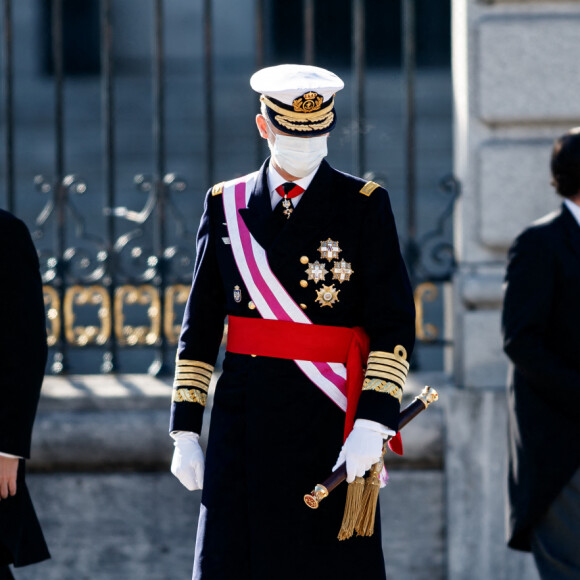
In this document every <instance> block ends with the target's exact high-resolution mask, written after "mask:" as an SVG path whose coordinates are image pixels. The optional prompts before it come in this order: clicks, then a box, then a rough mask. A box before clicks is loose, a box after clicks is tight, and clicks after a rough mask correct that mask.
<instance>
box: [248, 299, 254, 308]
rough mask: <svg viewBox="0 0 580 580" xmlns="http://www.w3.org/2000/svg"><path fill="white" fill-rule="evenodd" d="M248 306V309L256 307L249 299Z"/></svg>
mask: <svg viewBox="0 0 580 580" xmlns="http://www.w3.org/2000/svg"><path fill="white" fill-rule="evenodd" d="M248 308H249V309H250V310H255V309H256V305H255V304H254V303H253V302H252V301H251V300H250V301H249V302H248Z"/></svg>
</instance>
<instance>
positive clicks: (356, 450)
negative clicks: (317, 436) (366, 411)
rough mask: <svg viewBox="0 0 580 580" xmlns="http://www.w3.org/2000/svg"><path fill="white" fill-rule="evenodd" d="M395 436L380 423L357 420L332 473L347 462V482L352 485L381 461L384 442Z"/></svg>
mask: <svg viewBox="0 0 580 580" xmlns="http://www.w3.org/2000/svg"><path fill="white" fill-rule="evenodd" d="M394 434H395V432H394V431H393V430H392V429H389V428H388V427H385V426H384V425H381V424H380V423H375V422H374V421H367V420H366V419H357V420H356V421H355V424H354V427H353V430H352V431H351V432H350V435H349V436H348V437H347V438H346V441H345V442H344V445H343V446H342V449H341V450H340V454H339V456H338V459H337V460H336V465H335V466H334V467H333V468H332V471H335V470H336V469H337V468H338V467H339V466H340V465H341V464H342V463H344V462H345V461H346V481H347V482H348V483H352V482H353V481H354V478H355V477H362V476H363V475H364V474H365V472H366V471H368V470H369V469H370V468H371V467H372V466H373V465H374V464H375V463H376V462H377V461H379V459H380V458H381V456H382V455H383V440H384V439H386V438H387V437H388V436H389V435H394Z"/></svg>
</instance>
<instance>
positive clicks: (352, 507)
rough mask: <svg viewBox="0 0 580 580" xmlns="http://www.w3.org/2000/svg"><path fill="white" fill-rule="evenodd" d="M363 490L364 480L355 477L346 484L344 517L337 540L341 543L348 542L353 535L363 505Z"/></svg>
mask: <svg viewBox="0 0 580 580" xmlns="http://www.w3.org/2000/svg"><path fill="white" fill-rule="evenodd" d="M364 490H365V480H364V478H362V477H355V478H354V481H353V482H352V483H349V484H348V490H347V492H346V503H345V506H344V516H343V518H342V525H341V526H340V532H339V533H338V539H339V540H341V541H342V540H348V538H350V537H351V536H352V535H353V533H354V528H355V525H356V522H357V520H358V517H359V513H360V511H361V508H362V505H363V493H364Z"/></svg>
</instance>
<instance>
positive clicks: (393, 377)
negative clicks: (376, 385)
mask: <svg viewBox="0 0 580 580" xmlns="http://www.w3.org/2000/svg"><path fill="white" fill-rule="evenodd" d="M375 377H380V378H382V379H388V380H390V381H393V382H395V383H397V385H399V386H400V387H401V388H403V386H404V385H405V381H403V380H401V379H400V377H398V376H397V375H393V374H392V373H383V372H379V371H374V372H373V373H372V375H370V376H369V372H368V371H367V378H375ZM365 380H366V379H365Z"/></svg>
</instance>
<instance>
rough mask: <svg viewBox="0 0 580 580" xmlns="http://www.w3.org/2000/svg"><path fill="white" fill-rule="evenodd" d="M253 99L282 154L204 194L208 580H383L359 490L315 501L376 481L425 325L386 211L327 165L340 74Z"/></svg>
mask: <svg viewBox="0 0 580 580" xmlns="http://www.w3.org/2000/svg"><path fill="white" fill-rule="evenodd" d="M250 84H251V86H252V88H253V89H254V90H255V91H256V92H257V93H259V94H260V95H261V96H260V101H261V113H260V114H258V115H257V117H256V124H257V127H258V131H259V133H260V135H261V136H262V137H263V138H264V139H266V140H267V141H268V145H269V147H270V151H271V156H270V157H269V158H268V159H267V160H266V161H265V162H264V164H263V166H262V167H261V168H260V169H259V170H258V171H257V172H255V173H252V174H249V175H247V176H245V177H243V178H240V179H235V180H233V181H229V182H225V183H221V184H218V185H216V186H214V187H213V188H212V189H211V190H210V191H209V192H208V194H207V197H206V201H205V211H204V214H203V217H202V219H201V224H200V227H199V232H198V238H197V258H196V264H195V268H194V277H193V285H192V288H191V293H190V296H189V300H188V303H187V306H186V312H185V316H184V321H183V327H182V332H181V337H180V341H179V347H178V353H177V361H176V375H175V382H174V391H173V404H172V412H171V422H170V432H171V435H172V437H173V438H174V439H175V451H174V457H173V462H172V472H173V473H174V474H175V475H176V476H177V477H178V478H179V480H180V481H181V482H182V483H183V484H184V485H185V486H186V487H187V488H188V489H191V490H194V489H201V488H202V487H203V493H202V500H201V501H202V506H201V514H200V519H199V524H198V531H197V541H196V554H195V563H194V578H196V579H203V580H227V579H236V580H243V579H248V580H249V579H252V580H270V579H272V578H277V579H293V580H294V579H295V578H301V579H303V580H314V579H317V580H319V579H320V578H349V579H351V578H372V579H373V580H376V579H380V578H385V566H384V561H383V554H382V549H381V535H380V529H377V530H376V532H375V534H374V535H373V536H372V537H353V538H351V539H349V540H347V541H343V542H340V541H339V540H338V539H337V533H338V531H339V529H340V526H341V519H342V516H343V511H344V506H345V496H346V491H347V486H346V485H341V486H339V487H338V488H337V489H336V491H334V492H333V493H332V494H331V495H330V496H329V497H328V499H326V500H325V502H324V503H323V504H321V507H320V508H319V509H318V510H310V509H308V508H307V507H306V506H305V505H304V503H303V495H304V493H305V492H307V491H310V490H311V489H312V487H313V485H314V484H315V483H317V482H319V481H321V480H323V479H324V478H325V477H327V476H328V475H329V474H330V473H331V471H332V469H333V468H336V467H337V466H338V465H339V464H341V463H343V462H344V461H346V464H347V474H348V475H347V481H349V482H352V481H353V480H354V478H355V477H361V476H363V475H364V474H365V472H366V471H367V470H368V469H369V468H370V467H371V466H372V465H373V464H375V463H376V462H377V461H378V460H379V458H380V457H381V454H382V447H383V442H384V440H385V439H386V438H387V437H388V436H389V435H393V434H395V432H396V431H397V429H398V417H399V408H400V402H401V396H402V391H403V387H404V383H405V378H406V374H407V371H408V368H409V362H408V361H409V358H410V356H411V352H412V349H413V344H414V322H415V311H414V302H413V295H412V291H411V288H410V285H409V280H408V276H407V272H406V270H405V266H404V264H403V260H402V258H401V253H400V249H399V243H398V238H397V230H396V227H395V222H394V219H393V214H392V211H391V206H390V203H389V197H388V195H387V192H386V191H385V190H384V189H383V188H381V187H380V186H379V185H378V184H376V183H373V182H365V181H363V180H361V179H359V178H357V177H353V176H351V175H348V174H345V173H342V172H339V171H337V170H335V169H333V168H332V167H331V166H330V165H329V164H328V163H327V162H326V161H325V160H324V157H325V156H326V155H327V139H328V134H329V133H330V131H332V129H333V128H334V126H335V124H336V111H335V108H334V97H335V93H337V92H338V91H339V90H341V89H342V88H343V86H344V85H343V82H342V81H341V80H340V79H339V78H338V77H337V76H336V75H334V74H333V73H331V72H329V71H326V70H324V69H321V68H317V67H311V66H301V65H281V66H275V67H270V68H266V69H263V70H260V71H258V72H257V73H255V74H254V75H253V76H252V78H251V80H250ZM226 316H227V317H228V342H227V349H226V350H227V352H226V355H225V360H224V362H223V372H222V374H221V376H220V378H219V380H218V382H217V386H216V391H215V397H214V402H213V409H212V415H211V424H210V434H209V441H208V447H207V453H206V457H205V465H204V455H203V452H202V450H201V448H200V446H199V443H198V439H199V433H200V431H201V425H202V414H203V409H204V405H205V403H206V399H207V390H208V386H209V382H210V378H211V375H212V371H213V365H214V364H215V360H216V357H217V354H218V349H219V346H220V342H221V340H222V333H223V325H224V318H225V317H226ZM369 352H370V355H369ZM365 367H366V375H365ZM345 413H346V414H345ZM353 425H354V426H353ZM377 521H380V520H379V519H378V514H377ZM378 527H380V526H377V528H378Z"/></svg>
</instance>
